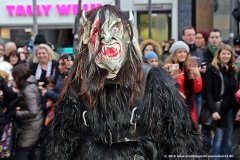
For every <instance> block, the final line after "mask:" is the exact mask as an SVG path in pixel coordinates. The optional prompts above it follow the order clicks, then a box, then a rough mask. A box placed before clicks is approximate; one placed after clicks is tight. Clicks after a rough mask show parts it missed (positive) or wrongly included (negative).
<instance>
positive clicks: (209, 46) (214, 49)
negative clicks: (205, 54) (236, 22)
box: [208, 43, 221, 57]
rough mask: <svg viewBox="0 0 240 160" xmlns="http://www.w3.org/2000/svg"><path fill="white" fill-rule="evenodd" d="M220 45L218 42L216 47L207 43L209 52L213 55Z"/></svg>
mask: <svg viewBox="0 0 240 160" xmlns="http://www.w3.org/2000/svg"><path fill="white" fill-rule="evenodd" d="M220 47H221V45H220V44H219V45H218V46H217V47H216V48H213V46H212V45H211V44H210V43H208V49H209V51H210V52H211V54H212V56H213V57H215V55H216V54H217V50H218V49H219V48H220Z"/></svg>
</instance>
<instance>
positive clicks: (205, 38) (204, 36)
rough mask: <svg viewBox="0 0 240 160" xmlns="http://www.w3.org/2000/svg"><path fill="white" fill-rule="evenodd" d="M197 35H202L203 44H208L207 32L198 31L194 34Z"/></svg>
mask: <svg viewBox="0 0 240 160" xmlns="http://www.w3.org/2000/svg"><path fill="white" fill-rule="evenodd" d="M198 33H200V34H202V36H203V38H204V40H205V42H206V43H207V42H208V38H209V32H207V31H198V32H197V33H196V34H198Z"/></svg>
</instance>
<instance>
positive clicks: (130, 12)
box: [128, 10, 134, 24]
mask: <svg viewBox="0 0 240 160" xmlns="http://www.w3.org/2000/svg"><path fill="white" fill-rule="evenodd" d="M128 20H129V21H130V22H131V23H132V24H134V18H133V14H132V11H131V10H130V11H129V19H128Z"/></svg>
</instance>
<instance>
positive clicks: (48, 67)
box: [29, 44, 59, 84]
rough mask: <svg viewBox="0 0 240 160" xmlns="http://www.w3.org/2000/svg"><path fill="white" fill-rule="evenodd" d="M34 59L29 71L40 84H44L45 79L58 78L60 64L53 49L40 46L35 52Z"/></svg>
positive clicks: (44, 45) (43, 45)
mask: <svg viewBox="0 0 240 160" xmlns="http://www.w3.org/2000/svg"><path fill="white" fill-rule="evenodd" d="M33 55H34V59H33V63H32V64H31V65H30V67H29V69H30V70H31V74H32V75H33V76H35V78H36V80H37V82H38V84H39V82H44V80H45V77H48V76H54V77H55V78H57V77H58V74H59V70H58V62H57V61H56V60H55V59H56V57H55V55H54V53H53V51H52V49H51V48H50V47H49V46H48V45H46V44H40V45H38V46H37V47H36V49H35V50H34V52H33Z"/></svg>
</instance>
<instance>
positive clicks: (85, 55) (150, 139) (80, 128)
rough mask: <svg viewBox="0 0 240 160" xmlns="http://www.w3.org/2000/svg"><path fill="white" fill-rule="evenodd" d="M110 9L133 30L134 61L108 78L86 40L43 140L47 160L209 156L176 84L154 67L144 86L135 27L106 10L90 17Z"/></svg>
mask: <svg viewBox="0 0 240 160" xmlns="http://www.w3.org/2000/svg"><path fill="white" fill-rule="evenodd" d="M104 10H109V11H110V13H111V14H114V15H116V16H117V17H120V19H121V20H122V21H123V22H124V23H125V27H126V26H129V27H130V29H129V30H128V34H129V37H130V43H129V45H128V50H127V53H126V54H127V57H131V58H127V59H126V61H125V62H124V64H123V66H122V67H121V69H120V71H119V72H118V74H117V77H115V78H113V79H106V76H107V74H108V71H107V70H105V69H101V68H99V67H98V66H97V65H96V64H95V63H94V58H95V57H91V56H90V54H89V48H88V45H86V44H84V43H83V42H82V40H81V39H80V50H79V53H78V55H77V57H76V59H75V61H74V66H73V68H72V70H71V72H70V74H69V76H68V78H67V81H66V82H65V84H64V86H63V87H62V90H61V94H60V98H59V103H58V104H57V106H56V109H55V116H54V118H53V120H52V121H51V122H50V125H49V126H48V128H47V130H46V132H45V134H44V136H43V143H42V145H41V160H134V159H137V160H160V159H166V158H168V155H176V156H177V155H182V156H183V157H178V158H177V157H176V158H173V157H171V158H169V159H196V158H195V157H194V158H189V157H184V156H185V155H189V156H190V155H203V154H204V153H203V145H202V141H201V135H200V134H199V133H198V132H197V130H198V129H197V125H196V124H195V123H194V122H193V121H192V119H191V114H190V112H189V109H188V107H186V106H185V105H184V102H183V99H182V97H181V96H180V94H179V91H178V88H177V87H176V86H175V85H176V82H175V80H173V79H172V78H171V76H170V75H169V73H167V72H166V71H164V70H163V69H162V68H153V69H151V70H150V71H149V73H148V76H147V80H146V85H145V84H144V82H142V73H143V71H142V66H143V63H142V60H141V56H139V55H141V53H137V52H138V51H139V50H138V49H137V48H138V46H137V45H136V44H134V43H133V34H134V33H133V32H134V31H133V29H132V24H131V23H130V22H129V20H128V19H126V18H125V17H124V14H123V13H122V12H121V11H120V10H119V9H118V8H116V7H114V6H111V5H105V6H103V7H101V8H98V9H95V10H92V11H90V12H88V13H87V15H86V17H87V18H88V19H89V21H90V22H92V21H93V19H94V17H95V16H96V13H97V12H98V11H100V12H101V11H102V12H103V11H104ZM101 18H103V19H104V17H101V16H100V26H99V27H100V28H101ZM83 32H84V31H83V29H81V30H80V35H83ZM99 40H100V42H101V38H99ZM99 50H101V48H100V49H99ZM99 50H98V52H97V53H99ZM143 90H144V91H143ZM143 92H144V93H143ZM135 107H137V108H135ZM132 112H134V114H133V115H134V116H132ZM84 117H85V118H84ZM130 121H131V123H132V124H131V123H130Z"/></svg>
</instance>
